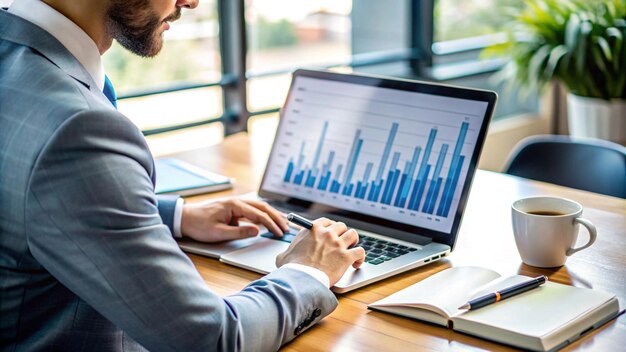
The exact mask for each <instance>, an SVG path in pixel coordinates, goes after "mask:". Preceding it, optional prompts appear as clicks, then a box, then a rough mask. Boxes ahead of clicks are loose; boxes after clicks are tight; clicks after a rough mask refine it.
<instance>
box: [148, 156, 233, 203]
mask: <svg viewBox="0 0 626 352" xmlns="http://www.w3.org/2000/svg"><path fill="white" fill-rule="evenodd" d="M155 168H156V176H157V177H156V188H155V192H156V193H157V194H178V195H181V196H190V195H195V194H202V193H209V192H216V191H221V190H225V189H229V188H232V184H233V180H232V179H231V178H229V177H226V176H223V175H219V174H215V173H212V172H208V171H206V170H204V169H202V168H199V167H197V166H194V165H191V164H189V163H186V162H184V161H181V160H179V159H176V158H160V159H156V160H155Z"/></svg>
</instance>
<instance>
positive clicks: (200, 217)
mask: <svg viewBox="0 0 626 352" xmlns="http://www.w3.org/2000/svg"><path fill="white" fill-rule="evenodd" d="M242 219H243V220H248V221H250V222H252V223H255V224H261V225H263V226H265V227H266V228H267V229H268V230H269V231H271V232H272V233H273V234H275V235H277V236H282V235H283V233H284V232H287V231H289V225H288V223H287V219H285V217H284V216H283V215H282V214H281V213H280V212H279V211H278V210H276V209H274V208H272V207H271V206H270V205H269V204H267V203H265V202H261V201H254V200H240V199H229V200H225V201H218V202H212V203H195V204H193V203H192V204H185V206H184V207H183V217H182V223H181V232H182V233H183V236H188V237H191V238H192V239H194V240H196V241H201V242H219V241H226V240H234V239H239V238H246V237H254V236H256V235H258V234H259V228H258V227H257V226H255V225H251V226H239V220H242Z"/></svg>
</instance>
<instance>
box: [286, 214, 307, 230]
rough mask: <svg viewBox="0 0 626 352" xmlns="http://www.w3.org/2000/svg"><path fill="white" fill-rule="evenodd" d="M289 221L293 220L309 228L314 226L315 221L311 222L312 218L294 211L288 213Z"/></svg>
mask: <svg viewBox="0 0 626 352" xmlns="http://www.w3.org/2000/svg"><path fill="white" fill-rule="evenodd" d="M287 221H289V222H292V223H294V224H296V225H300V226H302V227H304V228H305V229H307V230H310V229H312V228H313V222H311V220H309V219H307V218H304V217H302V216H300V215H298V214H294V213H289V214H287Z"/></svg>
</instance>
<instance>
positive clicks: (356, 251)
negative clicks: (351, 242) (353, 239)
mask: <svg viewBox="0 0 626 352" xmlns="http://www.w3.org/2000/svg"><path fill="white" fill-rule="evenodd" d="M348 253H350V255H351V256H352V260H354V263H352V267H353V268H355V269H358V268H360V267H361V265H363V263H364V262H365V249H363V247H354V248H352V249H348Z"/></svg>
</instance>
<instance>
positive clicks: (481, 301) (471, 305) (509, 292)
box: [458, 275, 548, 310]
mask: <svg viewBox="0 0 626 352" xmlns="http://www.w3.org/2000/svg"><path fill="white" fill-rule="evenodd" d="M547 280H548V278H547V277H546V276H545V275H541V276H538V277H536V278H533V279H530V280H528V281H525V282H522V283H519V284H517V285H513V286H511V287H507V288H505V289H502V290H500V291H496V292H492V293H488V294H486V295H484V296H480V297H478V298H475V299H473V300H471V301H469V302H467V303H465V304H464V305H462V306H460V307H459V308H458V309H467V310H474V309H478V308H480V307H484V306H486V305H489V304H492V303H496V302H500V301H501V300H503V299H507V298H509V297H512V296H515V295H519V294H520V293H523V292H526V291H529V290H532V289H534V288H537V287H539V286H541V285H543V284H544V283H545V282H546V281H547Z"/></svg>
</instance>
